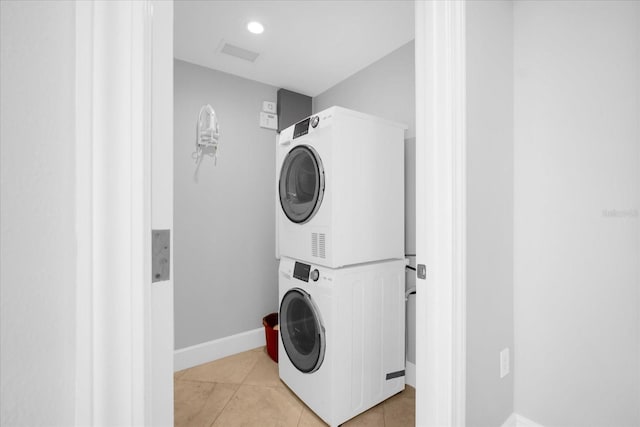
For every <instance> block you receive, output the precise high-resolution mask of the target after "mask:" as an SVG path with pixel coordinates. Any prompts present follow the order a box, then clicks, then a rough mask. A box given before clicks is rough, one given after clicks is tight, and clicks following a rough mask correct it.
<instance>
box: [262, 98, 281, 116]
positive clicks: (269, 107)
mask: <svg viewBox="0 0 640 427" xmlns="http://www.w3.org/2000/svg"><path fill="white" fill-rule="evenodd" d="M276 107H277V106H276V103H275V102H273V101H262V111H264V112H265V113H271V114H277V113H278V111H277V110H276Z"/></svg>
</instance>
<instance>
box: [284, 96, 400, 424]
mask: <svg viewBox="0 0 640 427" xmlns="http://www.w3.org/2000/svg"><path fill="white" fill-rule="evenodd" d="M405 129H406V127H405V126H404V125H401V124H398V123H394V122H391V121H388V120H383V119H380V118H376V117H373V116H370V115H367V114H363V113H358V112H355V111H351V110H347V109H344V108H340V107H332V108H329V109H326V110H324V111H322V112H320V113H318V114H315V115H313V116H311V117H308V118H306V119H304V120H302V121H300V122H298V123H296V124H295V125H293V126H291V127H289V128H287V129H285V130H283V131H282V132H281V133H280V136H279V139H278V152H277V176H278V182H277V186H278V191H277V193H278V196H279V197H278V198H279V201H278V202H277V206H276V209H277V214H276V215H277V218H276V223H277V224H276V228H277V244H276V248H277V249H276V252H279V258H280V259H281V260H280V267H279V298H280V313H279V317H280V318H279V320H280V337H279V344H278V345H279V354H280V357H279V372H280V378H281V379H282V381H284V383H285V384H286V385H287V386H288V387H289V388H290V389H291V390H292V391H293V392H294V393H295V394H296V395H298V397H300V399H301V400H302V401H303V402H305V404H306V405H307V406H308V407H309V408H310V409H311V410H313V411H314V412H315V413H316V414H317V415H318V416H319V417H320V418H322V419H323V420H324V421H325V422H327V423H328V424H329V425H330V426H337V425H339V424H341V423H344V422H345V421H347V420H348V419H350V418H352V417H354V416H356V415H358V414H359V413H361V412H364V411H366V410H367V409H369V408H371V407H373V406H375V405H376V404H378V403H380V402H382V401H383V400H385V399H387V398H388V397H390V396H392V395H394V394H396V393H398V392H400V391H402V390H403V389H404V386H405V378H404V367H405V356H404V348H405V346H404V339H405V338H404V337H405V332H404V328H405V304H404V288H405V286H404V278H405V274H404V268H405V261H404V130H405Z"/></svg>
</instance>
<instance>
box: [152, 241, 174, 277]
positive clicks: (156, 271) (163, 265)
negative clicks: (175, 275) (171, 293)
mask: <svg viewBox="0 0 640 427" xmlns="http://www.w3.org/2000/svg"><path fill="white" fill-rule="evenodd" d="M170 233H171V230H151V236H152V237H151V282H152V283H154V282H162V281H164V280H169V277H170V273H171V271H170V266H171V262H170V261H171V251H170V248H171V234H170Z"/></svg>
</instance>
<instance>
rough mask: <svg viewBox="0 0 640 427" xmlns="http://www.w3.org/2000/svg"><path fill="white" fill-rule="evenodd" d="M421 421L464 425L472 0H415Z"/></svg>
mask: <svg viewBox="0 0 640 427" xmlns="http://www.w3.org/2000/svg"><path fill="white" fill-rule="evenodd" d="M415 30H416V39H415V40H416V43H415V46H416V250H417V263H418V264H424V265H426V266H427V277H426V280H421V279H418V280H417V288H418V292H417V294H416V360H419V361H420V362H419V363H418V364H417V366H416V385H417V387H416V425H418V426H464V424H465V375H466V373H465V365H466V354H465V353H466V346H465V343H466V311H465V310H466V305H465V302H466V161H465V158H466V117H465V112H466V99H465V93H466V86H465V67H466V65H465V55H466V53H465V2H460V1H456V0H441V1H427V2H423V1H417V2H416V29H415Z"/></svg>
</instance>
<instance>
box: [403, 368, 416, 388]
mask: <svg viewBox="0 0 640 427" xmlns="http://www.w3.org/2000/svg"><path fill="white" fill-rule="evenodd" d="M404 382H405V384H407V385H410V386H411V387H413V388H416V365H415V363H411V362H409V361H407V363H406V366H405V368H404Z"/></svg>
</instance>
